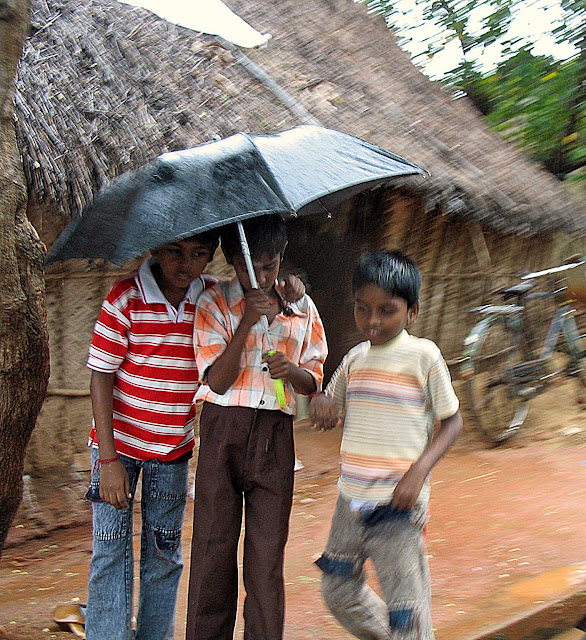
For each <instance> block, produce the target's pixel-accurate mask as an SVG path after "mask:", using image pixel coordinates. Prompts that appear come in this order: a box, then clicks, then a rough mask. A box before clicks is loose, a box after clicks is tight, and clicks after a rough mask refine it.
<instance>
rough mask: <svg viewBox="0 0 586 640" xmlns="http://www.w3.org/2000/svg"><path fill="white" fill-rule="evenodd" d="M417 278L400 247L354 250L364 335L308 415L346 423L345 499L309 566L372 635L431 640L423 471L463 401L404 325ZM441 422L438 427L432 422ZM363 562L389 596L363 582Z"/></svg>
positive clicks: (352, 625)
mask: <svg viewBox="0 0 586 640" xmlns="http://www.w3.org/2000/svg"><path fill="white" fill-rule="evenodd" d="M420 287H421V274H420V272H419V269H418V268H417V266H416V265H415V264H414V263H413V262H412V261H411V260H410V259H409V258H407V257H406V256H404V255H403V254H401V253H399V252H397V251H373V252H368V253H365V254H363V255H362V256H361V258H360V260H359V262H358V264H357V266H356V269H355V271H354V276H353V282H352V288H353V292H354V318H355V321H356V325H357V327H358V329H359V330H360V332H361V333H362V334H363V336H364V337H365V338H366V341H365V342H361V343H360V344H358V345H356V346H355V347H354V348H352V349H351V350H350V351H349V352H348V353H347V354H346V356H345V357H344V359H343V360H342V362H341V364H340V366H339V367H338V369H337V370H336V371H335V373H334V375H333V376H332V379H331V380H330V383H329V384H328V386H327V388H326V390H325V393H324V394H319V395H317V396H315V397H314V398H313V399H312V402H311V405H310V417H311V418H312V420H313V422H314V423H315V424H316V425H317V426H319V427H320V428H322V429H331V428H333V427H334V426H336V424H338V423H339V422H340V420H343V429H344V434H343V438H342V444H341V460H342V463H341V468H340V480H339V483H338V486H339V490H340V496H339V498H338V503H337V505H336V510H335V512H334V515H333V517H332V525H331V530H330V535H329V539H328V542H327V545H326V549H325V552H324V554H323V555H322V556H321V558H320V559H319V560H318V561H317V562H316V564H317V565H318V566H319V567H320V569H321V570H322V571H323V579H322V592H323V594H324V598H325V600H326V603H327V604H328V606H329V608H330V609H331V611H332V613H333V614H334V615H335V616H336V618H337V619H338V621H339V622H340V624H342V625H343V626H344V627H345V628H346V629H347V630H348V631H349V632H350V633H352V634H354V635H355V636H356V637H357V638H362V639H368V640H374V639H376V640H379V639H380V640H383V639H384V640H388V639H389V638H391V637H392V638H393V640H432V639H433V632H432V627H431V589H430V581H429V570H428V566H427V559H426V554H425V550H424V544H423V525H424V524H425V521H426V518H427V504H428V500H429V479H428V478H429V473H430V471H431V469H432V468H433V466H434V465H435V464H436V463H437V462H438V460H440V458H442V456H444V455H445V453H446V452H447V451H448V449H449V448H450V447H451V446H452V444H453V443H454V442H455V440H456V439H457V437H458V435H459V434H460V432H461V430H462V419H461V416H460V412H459V403H458V399H457V397H456V395H455V393H454V390H453V388H452V384H451V380H450V374H449V372H448V368H447V365H446V363H445V360H444V359H443V357H442V355H441V353H440V351H439V349H438V347H437V346H436V345H435V344H434V343H433V342H431V341H430V340H425V339H423V338H417V337H415V336H412V335H410V334H409V333H407V331H406V329H407V328H408V327H409V326H410V325H411V324H413V322H415V320H416V319H417V315H418V313H419V301H418V300H419V289H420ZM436 421H439V427H438V429H437V430H435V431H434V425H435V423H436ZM368 557H370V558H371V560H372V562H373V565H374V567H375V570H376V572H377V575H378V578H379V582H380V584H381V587H382V590H383V593H384V600H383V599H381V598H379V597H378V596H377V595H376V594H375V593H374V591H372V590H371V589H370V588H369V587H368V586H367V585H366V584H365V578H364V572H363V565H364V561H365V560H366V558H368Z"/></svg>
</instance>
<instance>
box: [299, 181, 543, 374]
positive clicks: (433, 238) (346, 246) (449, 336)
mask: <svg viewBox="0 0 586 640" xmlns="http://www.w3.org/2000/svg"><path fill="white" fill-rule="evenodd" d="M292 227H293V229H292V232H291V233H290V242H289V249H288V259H289V260H290V261H291V262H292V263H293V264H295V265H296V267H297V269H298V270H299V269H300V270H301V271H302V272H303V273H305V274H306V276H307V281H308V284H309V287H310V292H311V295H312V297H313V298H314V300H315V302H316V304H317V306H318V308H319V310H320V313H321V316H322V319H323V322H324V326H325V328H326V334H327V336H328V343H329V347H330V355H329V357H328V362H327V363H326V378H327V377H329V375H331V373H332V372H333V370H334V369H335V367H336V366H337V364H338V363H339V361H340V359H341V358H342V356H343V355H344V354H345V353H346V352H347V351H348V349H349V348H350V347H352V346H353V345H354V344H356V343H357V342H359V341H360V339H361V338H360V335H359V334H358V332H357V331H356V329H355V326H354V319H353V309H352V307H353V304H352V292H351V277H352V269H353V266H354V262H355V260H356V257H357V256H358V254H359V253H360V252H361V251H363V250H364V249H367V248H388V249H398V250H400V251H402V252H404V253H406V254H407V255H409V256H410V257H411V258H412V259H413V260H415V262H416V263H417V264H418V265H419V267H420V269H421V271H422V275H423V286H422V290H421V298H420V306H421V311H420V315H419V318H418V320H417V322H416V323H415V325H414V326H413V327H412V331H413V333H414V334H415V335H419V336H423V337H426V338H429V339H431V340H433V341H434V342H436V343H437V344H438V345H439V346H440V348H441V349H442V352H443V353H444V356H445V357H446V359H447V360H448V362H450V361H454V360H456V359H457V358H458V357H459V355H460V354H461V349H462V343H463V340H464V338H465V336H466V335H467V333H468V331H469V330H470V328H471V327H472V325H473V323H474V322H475V320H476V318H475V317H474V314H470V313H467V310H468V309H471V308H473V307H475V306H479V305H481V304H486V303H489V302H494V301H496V300H497V297H495V295H494V292H495V291H496V290H497V289H499V288H500V287H504V286H507V285H511V284H513V283H515V282H516V281H517V278H518V275H519V274H520V273H522V272H523V271H527V270H531V269H536V268H543V267H545V266H549V265H550V264H551V263H552V258H551V256H552V247H553V238H552V237H550V236H533V237H526V238H523V237H519V236H514V235H502V234H499V233H497V232H494V231H491V230H488V229H486V228H483V227H482V226H481V225H480V224H479V223H477V222H474V221H470V220H462V219H456V218H453V217H450V216H447V215H444V214H443V213H442V210H441V209H440V208H439V207H437V208H433V209H430V210H426V209H425V207H424V206H423V205H422V203H421V200H420V199H419V197H418V196H417V195H416V194H414V193H413V192H410V191H409V190H407V189H404V190H403V189H396V190H390V189H388V190H378V191H374V192H371V193H368V194H363V195H362V196H359V197H357V198H355V199H354V200H353V201H351V202H350V203H347V204H346V206H345V207H342V208H340V210H339V211H336V212H334V213H333V215H332V217H331V219H330V220H326V221H325V222H324V221H323V220H320V219H319V218H317V217H315V218H312V217H310V218H302V219H300V220H298V221H296V222H294V223H293V224H292Z"/></svg>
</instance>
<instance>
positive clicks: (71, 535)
mask: <svg viewBox="0 0 586 640" xmlns="http://www.w3.org/2000/svg"><path fill="white" fill-rule="evenodd" d="M585 415H586V413H585V412H584V411H580V410H579V409H578V408H577V406H576V405H575V403H574V402H573V397H572V394H571V391H570V390H568V389H567V387H566V386H565V385H562V386H561V387H559V388H556V389H554V390H552V391H551V392H549V393H548V394H546V395H544V396H542V397H541V398H539V399H538V400H537V401H536V402H535V405H534V406H533V407H532V411H531V414H530V419H529V423H528V428H527V435H526V436H523V437H522V438H520V439H519V441H517V442H516V443H513V444H512V445H510V446H506V447H504V448H501V449H488V448H486V447H485V446H484V444H483V443H481V442H480V441H479V440H478V439H477V438H476V437H475V436H474V435H473V434H472V433H470V432H467V433H465V434H464V436H463V437H462V439H461V441H460V443H459V444H458V445H457V446H456V447H455V449H454V450H453V451H452V452H450V454H449V455H448V456H447V457H446V458H445V459H444V460H443V461H442V462H441V463H440V464H439V465H438V466H437V468H436V469H435V470H434V473H433V476H432V483H433V488H432V502H431V514H432V517H431V521H430V523H429V526H428V530H427V545H428V552H429V558H430V565H431V571H432V588H433V613H434V622H435V626H436V630H437V638H438V639H439V640H456V639H457V640H461V638H464V637H473V635H474V634H475V633H476V632H478V630H479V629H481V628H483V625H486V624H487V623H489V622H495V621H498V620H499V619H506V618H507V616H508V617H511V616H513V615H518V614H519V612H521V611H523V610H524V609H526V608H527V607H531V606H538V605H539V603H540V602H546V601H549V600H555V599H557V598H560V597H562V596H564V595H565V594H566V593H569V592H570V591H572V590H576V589H577V588H579V587H580V586H582V587H584V585H585V584H586V581H585V577H586V550H585V548H584V530H585V525H586V508H585V506H584V505H585V503H586V500H585V499H586V419H585ZM296 438H297V449H298V454H299V457H300V458H301V459H302V461H303V463H304V464H305V468H304V469H303V470H302V471H300V472H298V473H297V476H296V493H295V501H294V507H293V512H292V517H291V535H290V541H289V545H288V549H287V556H286V583H287V619H286V630H285V637H286V638H287V640H310V639H313V638H315V639H325V638H328V639H331V640H342V639H348V638H349V637H350V636H349V635H348V634H347V633H346V632H345V631H344V630H343V629H341V628H340V627H339V625H338V624H337V623H336V621H335V620H334V619H333V618H332V617H331V616H330V614H329V613H328V611H327V610H326V608H325V607H324V605H323V603H322V599H321V596H320V594H319V578H320V573H319V571H318V570H317V568H316V567H315V566H314V565H313V564H312V560H313V559H314V558H315V557H317V556H318V555H319V554H320V552H321V551H322V548H323V546H324V543H325V540H326V537H327V533H328V528H329V518H330V515H331V513H332V510H333V506H334V503H335V499H336V479H337V466H338V462H337V454H338V445H339V438H340V433H339V431H337V432H329V433H318V432H315V431H313V430H311V428H310V426H309V425H308V424H304V423H301V424H299V425H298V426H297V428H296ZM64 508H66V506H65V507H64ZM191 518H192V502H191V501H190V503H189V506H188V513H187V520H186V526H185V534H184V541H185V544H184V554H185V557H186V563H187V561H188V546H189V540H190V537H191ZM136 539H137V542H138V537H137V538H136ZM90 553H91V538H90V527H89V524H87V525H86V526H83V527H77V528H74V529H67V530H61V531H57V532H55V533H54V534H53V535H51V536H50V537H49V538H46V539H43V540H33V541H30V542H27V543H25V544H22V545H18V546H16V547H10V548H8V549H7V550H6V551H5V553H4V557H3V560H2V563H1V564H0V638H7V639H10V640H21V639H26V640H44V639H45V638H47V639H49V638H51V639H53V638H57V639H59V640H66V639H71V638H74V636H73V635H72V634H71V633H66V632H61V631H59V629H58V627H57V626H56V625H55V624H54V623H53V622H52V611H53V609H54V607H55V606H56V605H57V604H59V603H61V602H68V601H72V600H75V599H78V601H80V602H84V601H85V597H86V579H87V569H88V564H89V559H90ZM187 574H188V567H186V571H185V572H184V574H183V578H182V584H181V591H180V600H179V608H178V614H177V632H176V636H175V637H176V638H177V639H178V640H179V639H181V638H182V637H183V632H184V626H185V608H186V583H187ZM236 637H237V638H238V637H241V624H239V627H238V632H237V634H236Z"/></svg>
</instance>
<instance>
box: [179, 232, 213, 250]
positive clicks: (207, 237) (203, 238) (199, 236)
mask: <svg viewBox="0 0 586 640" xmlns="http://www.w3.org/2000/svg"><path fill="white" fill-rule="evenodd" d="M185 239H186V240H197V241H198V242H201V243H202V244H203V245H204V246H206V247H207V248H208V249H210V251H211V252H212V254H213V253H214V251H215V250H216V249H217V248H218V245H219V244H220V230H219V229H208V230H207V231H203V232H202V233H196V234H194V235H192V236H190V237H189V238H185Z"/></svg>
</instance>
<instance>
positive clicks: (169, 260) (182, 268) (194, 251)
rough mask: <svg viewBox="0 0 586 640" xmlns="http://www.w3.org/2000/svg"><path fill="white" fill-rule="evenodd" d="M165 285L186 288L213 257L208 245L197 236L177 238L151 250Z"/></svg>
mask: <svg viewBox="0 0 586 640" xmlns="http://www.w3.org/2000/svg"><path fill="white" fill-rule="evenodd" d="M153 254H154V255H155V256H157V258H158V260H159V264H160V265H161V271H162V274H163V278H164V284H165V285H166V286H167V287H172V288H175V289H187V287H189V285H190V284H191V283H192V282H193V281H194V280H195V279H196V278H198V277H199V276H200V275H201V273H202V271H203V270H204V269H205V267H206V265H207V264H208V262H209V261H210V260H211V259H212V258H213V251H212V250H211V249H210V247H209V245H206V244H204V243H203V242H201V241H200V240H198V239H197V238H188V239H187V240H178V241H177V242H171V243H170V244H166V245H165V246H163V247H161V248H160V249H157V250H156V251H153Z"/></svg>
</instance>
